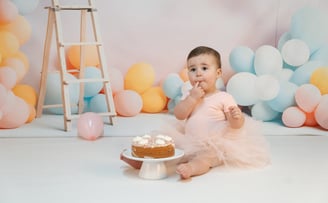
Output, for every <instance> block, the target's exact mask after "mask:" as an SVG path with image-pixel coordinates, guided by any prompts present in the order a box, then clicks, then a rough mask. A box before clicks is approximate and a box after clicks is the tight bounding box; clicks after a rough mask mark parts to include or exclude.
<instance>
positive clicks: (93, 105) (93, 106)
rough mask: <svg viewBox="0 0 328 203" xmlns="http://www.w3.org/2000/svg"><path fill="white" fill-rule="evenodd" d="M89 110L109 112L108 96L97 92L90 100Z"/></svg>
mask: <svg viewBox="0 0 328 203" xmlns="http://www.w3.org/2000/svg"><path fill="white" fill-rule="evenodd" d="M89 111H90V112H95V113H103V112H108V108H107V102H106V96H105V95H104V94H97V95H95V96H93V97H91V99H90V101H89Z"/></svg>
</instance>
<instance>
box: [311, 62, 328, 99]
mask: <svg viewBox="0 0 328 203" xmlns="http://www.w3.org/2000/svg"><path fill="white" fill-rule="evenodd" d="M327 81H328V67H322V68H318V69H316V70H315V71H313V73H312V75H311V77H310V83H311V84H313V85H315V86H317V87H318V89H319V90H320V92H321V94H322V95H324V94H328V82H327Z"/></svg>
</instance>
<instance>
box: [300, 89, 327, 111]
mask: <svg viewBox="0 0 328 203" xmlns="http://www.w3.org/2000/svg"><path fill="white" fill-rule="evenodd" d="M320 99H321V93H320V90H319V89H318V88H317V87H316V86H314V85H312V84H304V85H301V86H300V87H299V88H298V89H297V90H296V92H295V101H296V104H297V105H298V107H300V108H301V109H302V110H303V111H305V112H307V113H310V112H313V111H314V109H315V107H316V106H317V105H318V104H319V102H320Z"/></svg>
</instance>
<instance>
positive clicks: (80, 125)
mask: <svg viewBox="0 0 328 203" xmlns="http://www.w3.org/2000/svg"><path fill="white" fill-rule="evenodd" d="M77 132H78V136H79V137H81V138H83V139H86V140H96V139H98V138H99V137H101V136H102V135H103V134H104V121H103V119H102V117H101V116H100V115H98V114H96V113H93V112H87V113H84V114H82V115H81V116H80V117H79V119H78V121H77Z"/></svg>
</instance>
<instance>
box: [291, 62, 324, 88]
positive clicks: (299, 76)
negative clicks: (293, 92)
mask: <svg viewBox="0 0 328 203" xmlns="http://www.w3.org/2000/svg"><path fill="white" fill-rule="evenodd" d="M323 65H324V64H323V62H322V61H308V62H307V63H305V64H304V65H302V66H300V67H298V68H297V69H296V70H295V71H294V73H293V75H292V77H291V78H290V82H292V83H294V84H296V85H298V86H301V85H303V84H306V83H309V82H310V77H311V75H312V73H313V71H314V70H315V69H317V68H320V67H321V66H323Z"/></svg>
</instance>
